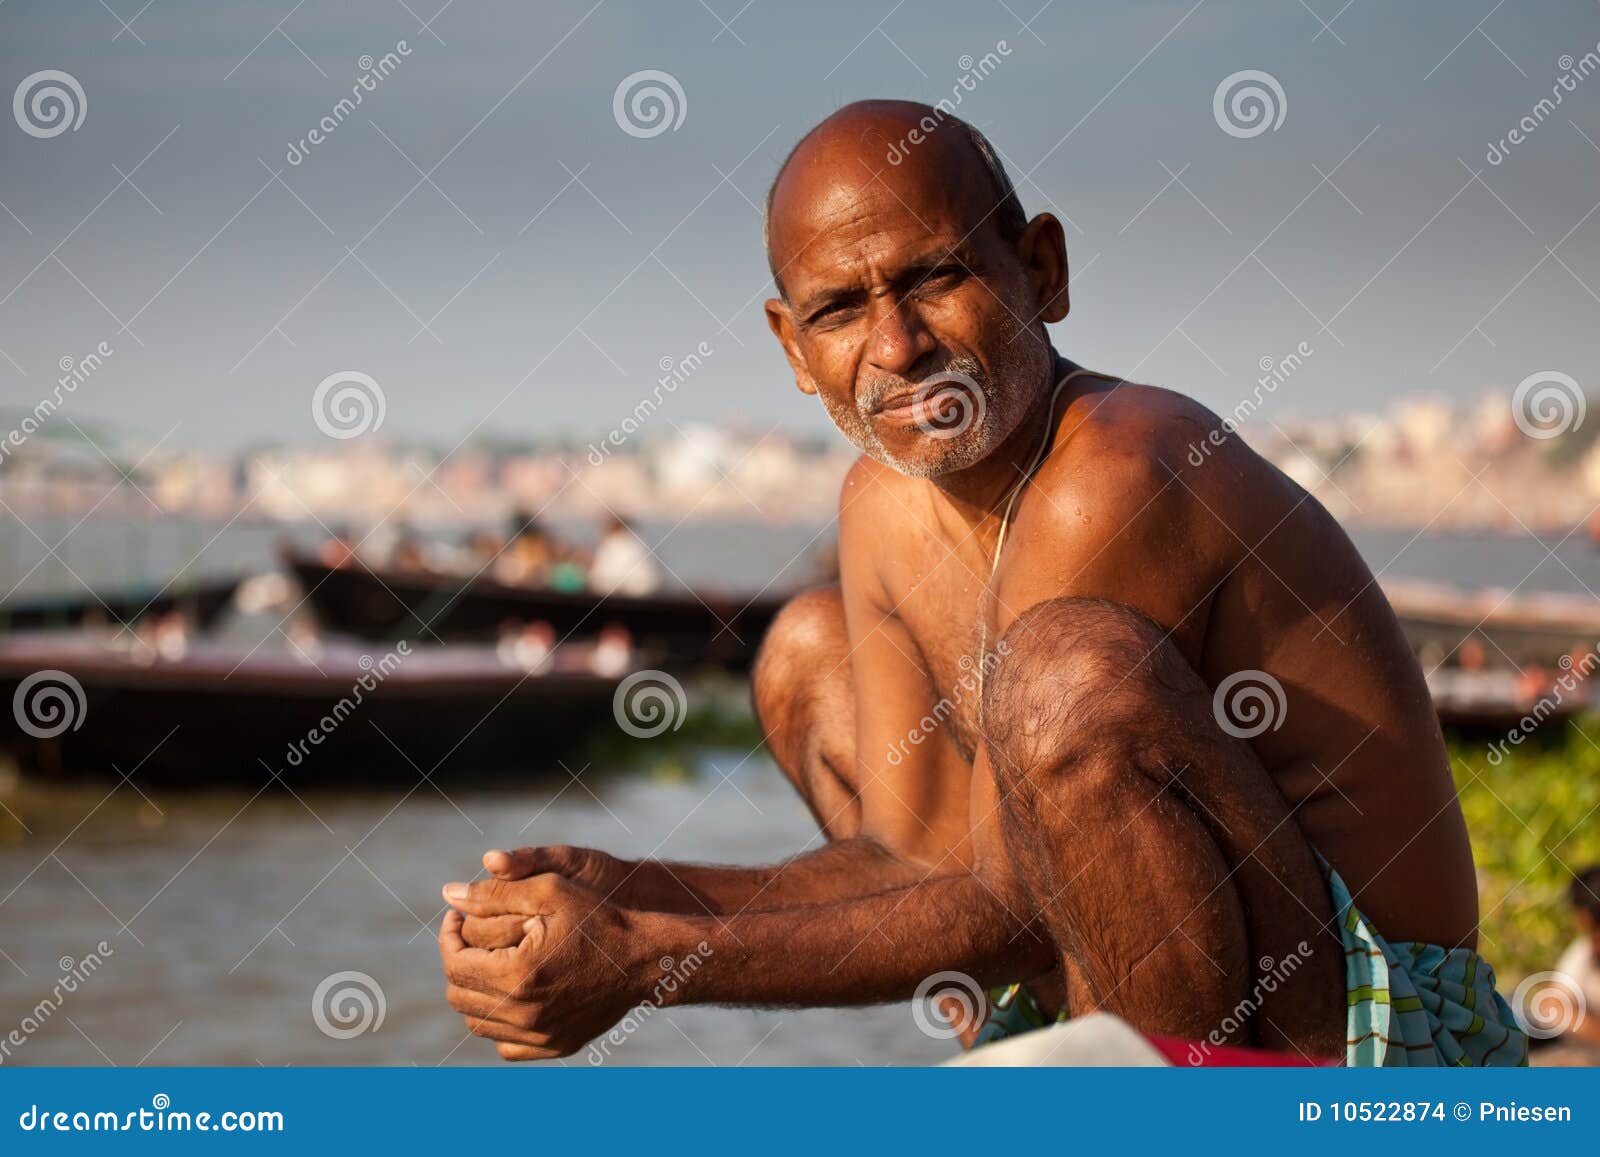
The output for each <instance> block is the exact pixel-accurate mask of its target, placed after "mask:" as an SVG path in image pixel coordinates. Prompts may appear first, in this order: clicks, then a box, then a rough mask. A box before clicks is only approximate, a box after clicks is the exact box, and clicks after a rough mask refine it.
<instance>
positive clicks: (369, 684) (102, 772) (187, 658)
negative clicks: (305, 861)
mask: <svg viewBox="0 0 1600 1157" xmlns="http://www.w3.org/2000/svg"><path fill="white" fill-rule="evenodd" d="M619 681H620V676H602V675H596V674H593V673H591V672H590V671H588V670H587V669H585V668H584V667H583V666H582V656H580V655H577V654H574V653H572V652H558V653H557V661H556V662H555V663H554V664H553V665H552V666H551V667H550V668H549V669H548V670H545V671H542V672H541V673H537V674H535V673H530V672H529V671H527V670H526V669H524V668H522V667H519V666H516V665H513V664H511V663H508V662H506V661H504V660H502V659H501V658H500V657H499V656H498V655H497V654H496V652H495V649H494V648H492V647H474V646H464V647H449V648H443V647H437V646H435V647H426V646H423V645H420V644H419V645H416V646H414V647H413V646H410V645H408V644H404V643H402V644H398V645H397V646H396V648H394V649H391V650H389V651H387V652H384V653H378V651H377V649H376V648H364V647H361V646H353V645H344V646H339V647H324V648H320V649H318V651H317V652H316V653H314V654H312V655H310V656H309V657H306V656H301V655H297V654H293V653H289V652H284V651H268V650H266V649H265V648H263V649H261V650H258V651H256V652H255V653H253V654H252V653H250V652H248V651H246V650H245V649H244V648H241V647H238V646H230V647H225V648H224V647H218V646H211V645H206V644H200V645H194V646H191V647H190V648H189V649H187V650H186V651H185V652H184V653H183V654H182V655H180V656H176V657H172V658H160V657H157V656H155V655H154V654H153V653H152V652H151V651H150V650H149V649H148V648H147V647H145V646H143V645H142V644H137V643H135V644H134V645H132V646H129V645H126V644H125V642H124V643H117V642H113V641H111V640H110V639H107V638H105V637H102V636H97V635H91V634H87V633H85V634H63V633H59V632H57V633H49V634H44V633H42V634H34V635H14V636H11V637H9V638H5V639H0V696H3V697H4V698H3V700H0V702H3V703H5V704H7V705H9V706H10V708H11V710H9V711H0V750H4V751H5V753H6V754H7V755H9V756H10V757H11V758H13V759H15V760H16V761H17V762H18V763H19V764H21V765H22V766H23V767H24V768H25V769H27V770H29V771H31V772H35V773H43V774H52V773H61V772H64V773H71V774H88V775H97V776H116V775H137V776H139V777H140V778H150V779H158V780H160V779H165V780H178V781H184V782H191V783H195V782H213V781H217V780H224V779H231V780H236V781H238V780H242V781H244V782H256V783H265V782H268V781H270V780H271V778H272V776H273V774H274V773H277V774H279V775H281V776H282V777H283V780H284V781H285V782H286V783H288V784H290V785H294V786H302V785H310V784H316V783H340V784H350V785H355V784H363V783H373V782H386V781H393V782H398V783H415V782H417V779H418V777H419V776H422V775H425V774H429V775H431V774H433V773H435V772H438V771H470V772H503V771H517V772H532V771H536V770H551V769H554V768H555V767H556V763H555V759H556V756H557V754H558V753H559V752H560V751H562V750H563V749H564V748H565V747H566V746H568V745H570V743H572V742H573V741H575V740H577V739H579V738H581V737H582V736H583V735H584V734H585V732H586V730H587V729H588V728H590V727H592V726H593V725H596V724H609V723H610V722H611V710H612V695H613V692H614V691H615V689H616V687H617V684H618V682H619Z"/></svg>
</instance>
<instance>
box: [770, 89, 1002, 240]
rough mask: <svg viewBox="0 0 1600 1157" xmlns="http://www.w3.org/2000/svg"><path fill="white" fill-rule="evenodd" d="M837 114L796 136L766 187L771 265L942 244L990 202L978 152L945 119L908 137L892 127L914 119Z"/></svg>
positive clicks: (908, 126)
mask: <svg viewBox="0 0 1600 1157" xmlns="http://www.w3.org/2000/svg"><path fill="white" fill-rule="evenodd" d="M908 107H910V108H916V107H917V106H908ZM838 120H839V123H834V122H825V123H824V125H823V126H822V127H820V128H819V129H818V130H816V131H815V132H814V133H813V134H812V135H811V137H809V138H807V139H806V140H805V141H803V142H802V143H801V145H800V146H799V147H798V148H797V149H796V150H795V153H794V155H793V156H792V157H791V158H790V160H789V163H788V164H787V165H786V166H785V168H784V170H783V173H782V175H781V176H780V177H779V180H778V183H777V185H776V187H775V188H774V190H773V197H772V213H771V219H770V221H769V231H770V239H771V244H772V250H773V252H772V256H773V259H774V264H775V265H776V266H777V267H778V268H779V269H782V268H783V267H785V266H789V265H793V266H799V265H801V264H802V263H804V264H811V263H812V262H813V261H815V260H817V259H819V258H820V259H823V260H837V259H839V258H841V257H843V256H844V255H845V254H846V253H847V252H850V251H857V250H861V249H863V248H869V249H876V248H882V247H885V246H887V247H890V248H894V249H899V248H901V247H906V246H912V245H917V244H918V243H919V242H921V241H923V240H925V239H926V240H928V241H929V246H928V247H935V246H937V245H938V244H939V243H940V240H942V241H943V243H944V244H946V245H949V244H952V243H954V242H956V241H958V240H960V239H961V238H962V237H964V236H966V235H967V234H969V233H972V232H974V231H975V230H976V229H977V228H979V227H980V226H981V224H982V223H983V221H984V219H985V216H986V214H989V213H990V210H992V209H993V208H994V206H993V205H990V204H988V203H987V202H988V201H991V200H993V199H994V198H993V194H992V191H991V189H990V187H989V182H988V180H987V178H986V176H985V175H984V173H983V170H982V168H981V163H980V161H979V159H978V157H977V155H976V151H975V150H974V149H973V148H972V146H971V144H970V143H969V142H968V141H966V140H965V138H964V137H963V136H962V134H960V133H959V132H958V131H956V129H955V127H954V126H953V125H952V124H950V123H948V122H947V123H946V124H944V125H942V126H940V128H939V129H937V130H936V131H935V132H934V133H932V134H928V133H921V134H920V140H919V142H917V143H910V142H908V141H902V140H901V138H900V137H896V136H893V135H892V134H894V133H896V132H899V133H901V134H909V133H910V132H911V130H912V129H914V128H917V127H918V121H917V120H916V119H914V118H908V117H906V116H904V115H900V116H896V115H889V116H885V115H858V116H851V117H847V118H846V117H841V118H838ZM908 144H909V148H908V147H907V145H908ZM891 158H893V160H891ZM935 239H939V240H935Z"/></svg>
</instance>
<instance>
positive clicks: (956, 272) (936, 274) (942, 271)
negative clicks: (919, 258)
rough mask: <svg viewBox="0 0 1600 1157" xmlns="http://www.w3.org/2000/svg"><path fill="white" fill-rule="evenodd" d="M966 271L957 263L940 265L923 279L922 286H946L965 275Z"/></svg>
mask: <svg viewBox="0 0 1600 1157" xmlns="http://www.w3.org/2000/svg"><path fill="white" fill-rule="evenodd" d="M966 275H967V271H966V270H965V269H963V268H961V266H959V265H941V266H940V267H939V268H938V269H935V270H934V271H933V272H932V273H930V274H928V276H927V277H926V278H924V279H923V282H922V284H923V285H924V286H931V287H933V288H936V289H942V288H946V287H948V286H951V285H954V284H955V283H956V282H958V281H960V280H962V279H963V278H964V277H966Z"/></svg>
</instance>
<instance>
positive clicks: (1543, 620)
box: [1383, 580, 1600, 667]
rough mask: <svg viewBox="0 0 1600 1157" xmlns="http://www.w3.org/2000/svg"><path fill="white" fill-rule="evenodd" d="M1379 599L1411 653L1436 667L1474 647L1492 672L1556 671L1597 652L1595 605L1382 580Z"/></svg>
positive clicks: (1598, 612) (1599, 617) (1598, 607)
mask: <svg viewBox="0 0 1600 1157" xmlns="http://www.w3.org/2000/svg"><path fill="white" fill-rule="evenodd" d="M1383 591H1384V594H1385V595H1387V596H1388V599H1389V605H1390V606H1392V607H1393V608H1394V611H1395V614H1396V615H1397V616H1398V617H1399V619H1400V626H1401V629H1402V630H1404V631H1405V634H1406V638H1407V639H1408V640H1409V641H1410V643H1411V646H1412V649H1413V650H1415V651H1416V652H1417V654H1418V655H1420V656H1422V657H1423V659H1424V664H1425V666H1430V667H1431V666H1436V665H1437V664H1438V663H1440V662H1443V661H1445V660H1446V659H1448V658H1449V657H1450V656H1451V655H1453V654H1455V653H1456V652H1458V651H1459V649H1460V648H1461V647H1462V645H1463V644H1464V643H1467V642H1468V641H1469V640H1470V641H1474V642H1475V643H1476V646H1477V647H1478V648H1479V649H1481V651H1482V652H1483V655H1482V658H1483V661H1484V663H1485V664H1486V665H1488V666H1491V667H1501V666H1503V667H1526V666H1544V667H1554V666H1555V665H1556V664H1557V663H1558V662H1559V661H1560V659H1561V656H1563V655H1571V654H1573V652H1574V651H1576V652H1577V653H1578V654H1585V653H1587V652H1590V651H1593V650H1594V649H1595V648H1596V647H1600V599H1594V598H1591V597H1589V596H1587V595H1583V596H1577V595H1564V594H1555V593H1543V592H1541V593H1539V594H1511V593H1508V592H1506V591H1503V590H1498V589H1493V588H1484V589H1479V590H1473V591H1463V590H1460V589H1458V588H1455V587H1448V586H1443V585H1439V584H1435V583H1422V582H1413V581H1409V580H1385V581H1384V584H1383Z"/></svg>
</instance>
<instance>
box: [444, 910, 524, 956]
mask: <svg viewBox="0 0 1600 1157" xmlns="http://www.w3.org/2000/svg"><path fill="white" fill-rule="evenodd" d="M456 915H458V916H459V915H460V913H459V912H458V913H456ZM527 920H528V918H527V917H526V916H516V915H511V916H468V917H467V918H466V920H465V921H464V922H463V923H462V926H461V938H462V939H463V940H465V941H466V942H467V947H469V948H515V947H516V946H517V945H518V944H520V943H522V938H523V936H524V932H523V930H522V926H523V925H524V924H525V923H527Z"/></svg>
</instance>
